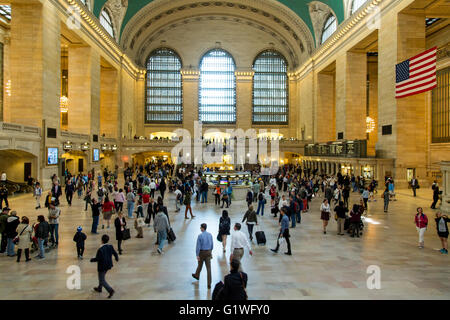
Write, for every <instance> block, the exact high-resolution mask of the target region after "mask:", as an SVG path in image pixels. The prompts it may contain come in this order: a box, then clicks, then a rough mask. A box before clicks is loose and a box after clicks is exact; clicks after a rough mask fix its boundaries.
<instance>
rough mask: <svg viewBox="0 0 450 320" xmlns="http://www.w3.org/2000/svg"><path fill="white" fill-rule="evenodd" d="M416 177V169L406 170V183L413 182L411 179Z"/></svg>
mask: <svg viewBox="0 0 450 320" xmlns="http://www.w3.org/2000/svg"><path fill="white" fill-rule="evenodd" d="M415 175H416V169H415V168H408V169H406V181H411V179H412V178H413V177H414V176H415Z"/></svg>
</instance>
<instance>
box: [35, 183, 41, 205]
mask: <svg viewBox="0 0 450 320" xmlns="http://www.w3.org/2000/svg"><path fill="white" fill-rule="evenodd" d="M41 195H42V188H41V185H40V183H39V182H36V186H35V188H34V198H35V199H36V208H35V209H36V210H37V209H40V208H41Z"/></svg>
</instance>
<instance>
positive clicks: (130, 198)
mask: <svg viewBox="0 0 450 320" xmlns="http://www.w3.org/2000/svg"><path fill="white" fill-rule="evenodd" d="M135 199H136V196H135V195H134V192H133V191H132V189H131V188H129V189H128V193H127V210H128V218H130V219H131V218H133V210H134V201H135Z"/></svg>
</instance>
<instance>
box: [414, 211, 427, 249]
mask: <svg viewBox="0 0 450 320" xmlns="http://www.w3.org/2000/svg"><path fill="white" fill-rule="evenodd" d="M414 222H415V224H416V230H417V233H418V234H419V248H420V249H423V248H424V246H425V241H424V235H425V231H426V230H427V226H428V217H427V216H426V214H425V213H423V209H422V208H421V207H419V208H417V213H416V215H415V217H414Z"/></svg>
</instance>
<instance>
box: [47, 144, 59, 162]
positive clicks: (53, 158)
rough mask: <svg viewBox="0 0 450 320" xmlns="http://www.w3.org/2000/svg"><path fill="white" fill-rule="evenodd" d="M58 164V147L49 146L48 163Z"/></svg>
mask: <svg viewBox="0 0 450 320" xmlns="http://www.w3.org/2000/svg"><path fill="white" fill-rule="evenodd" d="M57 164H58V148H47V165H57Z"/></svg>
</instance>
